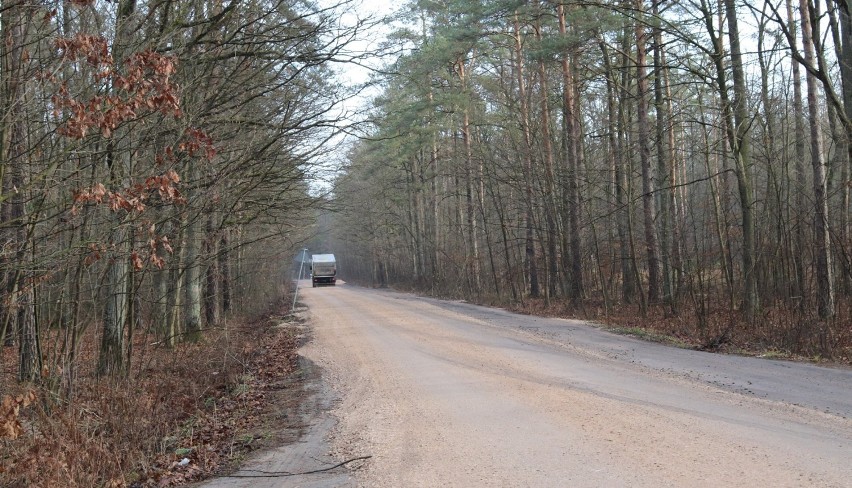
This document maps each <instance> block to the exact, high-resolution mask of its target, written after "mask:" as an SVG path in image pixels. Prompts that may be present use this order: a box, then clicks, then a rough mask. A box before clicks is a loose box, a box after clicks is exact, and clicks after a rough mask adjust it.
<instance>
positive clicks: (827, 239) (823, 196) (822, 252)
mask: <svg viewBox="0 0 852 488" xmlns="http://www.w3.org/2000/svg"><path fill="white" fill-rule="evenodd" d="M809 3H810V2H808V0H799V11H800V13H801V16H802V47H803V48H804V50H805V62H806V63H807V64H808V65H809V66H815V63H814V58H815V53H814V36H818V35H819V31H818V25H817V24H816V23H812V22H811V13H812V10H813V9H812V5H810V4H809ZM806 81H807V87H808V117H809V119H810V131H811V166H812V168H813V185H814V234H815V235H814V247H815V249H814V254H815V257H816V283H817V312H818V313H819V316H820V317H822V318H824V319H825V318H829V317H832V316H834V276H833V268H832V265H831V236H830V235H829V220H828V195H827V182H826V172H825V164H824V163H823V155H822V131H821V130H820V119H819V117H820V114H819V101H818V100H817V91H818V89H819V88H818V86H817V79H816V77H814V76H813V75H812V74H811V73H810V72H808V76H807V78H806Z"/></svg>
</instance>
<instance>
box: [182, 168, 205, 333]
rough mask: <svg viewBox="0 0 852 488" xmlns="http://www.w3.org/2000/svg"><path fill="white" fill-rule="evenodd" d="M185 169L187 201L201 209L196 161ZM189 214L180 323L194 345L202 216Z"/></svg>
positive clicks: (198, 308) (198, 307)
mask: <svg viewBox="0 0 852 488" xmlns="http://www.w3.org/2000/svg"><path fill="white" fill-rule="evenodd" d="M189 165H190V168H189V170H188V174H189V178H188V181H187V184H188V185H190V189H189V190H188V191H187V200H188V201H189V202H190V205H192V204H195V205H198V206H201V203H200V196H201V195H199V192H198V185H199V184H200V182H199V178H198V174H199V171H198V168H197V165H198V162H197V161H190V162H189ZM191 208H192V207H190V210H189V211H188V215H187V220H188V221H187V223H186V233H185V234H184V242H183V245H184V252H185V255H184V256H185V261H184V268H183V278H184V285H183V287H184V297H183V320H184V330H185V336H184V337H185V339H186V340H187V341H189V342H195V341H197V340H198V339H200V338H201V262H200V246H201V243H200V242H199V241H200V237H201V218H202V217H201V215H200V214H199V213H195V214H194V213H193V212H192V210H191Z"/></svg>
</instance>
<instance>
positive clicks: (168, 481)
mask: <svg viewBox="0 0 852 488" xmlns="http://www.w3.org/2000/svg"><path fill="white" fill-rule="evenodd" d="M273 325H275V324H273V323H271V322H270V321H269V320H257V321H255V322H252V323H242V324H231V325H229V326H228V327H227V328H222V329H216V330H210V331H208V332H207V333H206V335H205V339H204V341H203V342H201V343H197V344H183V345H180V346H178V347H176V348H174V349H168V348H165V347H152V346H151V344H152V343H153V342H155V341H154V339H153V338H152V337H150V336H146V335H145V334H142V333H139V332H137V333H136V334H135V336H134V348H135V351H137V357H135V358H134V360H135V361H136V363H135V364H134V365H133V366H132V367H131V373H130V374H129V375H128V377H127V378H122V379H98V378H96V377H95V376H94V374H93V371H92V367H91V366H92V365H93V364H94V361H95V356H94V351H95V350H96V344H97V343H98V342H97V339H98V337H97V336H96V334H95V333H94V331H92V332H89V333H87V334H86V335H85V336H84V344H85V345H86V348H85V350H84V352H83V354H82V355H81V357H80V361H81V365H84V366H85V367H84V368H81V371H80V376H79V378H78V381H77V383H76V385H77V387H76V389H75V393H74V397H73V399H72V401H71V402H57V401H56V400H55V397H54V396H53V395H52V394H51V393H49V392H48V391H47V390H46V389H34V390H30V391H34V392H35V396H36V398H37V400H36V401H35V402H34V403H32V404H30V405H28V406H26V407H21V408H19V411H18V412H17V413H16V414H15V417H16V418H15V419H14V420H13V421H10V422H13V423H14V422H17V423H18V424H19V425H20V426H21V430H22V432H21V435H19V436H17V438H14V439H13V438H11V437H9V436H6V437H4V438H0V486H8V487H38V486H45V487H48V486H68V487H95V486H106V487H121V486H128V485H129V486H172V485H176V484H180V483H183V482H186V481H190V480H195V479H200V478H203V477H206V476H209V475H210V474H211V473H213V472H215V471H216V470H218V469H222V468H223V467H225V466H227V464H228V460H229V459H231V458H233V457H234V456H235V455H239V454H240V453H242V452H245V451H246V450H248V449H250V448H251V446H250V444H251V442H249V441H250V440H251V439H252V438H253V436H254V435H256V433H255V431H256V429H257V428H258V425H261V424H262V423H263V421H264V417H265V415H267V413H268V412H269V410H270V400H271V393H270V392H271V391H272V390H276V389H280V384H281V382H282V379H283V378H286V377H287V376H288V375H290V374H291V373H292V372H293V371H294V369H295V367H296V355H295V349H296V340H295V338H294V334H292V333H291V332H290V331H289V330H288V328H286V327H273ZM92 329H93V328H92ZM4 349H5V351H3V355H4V357H3V363H2V364H3V365H11V364H14V361H13V359H12V357H13V356H14V351H13V350H12V349H13V348H4ZM5 369H6V371H4V373H5V374H3V376H2V377H0V388H2V391H3V392H4V394H5V395H10V396H9V398H14V395H17V394H21V393H23V392H24V391H28V388H27V387H24V386H21V385H18V384H16V383H15V382H14V381H13V380H14V375H13V374H11V371H8V369H10V368H9V367H8V366H6V368H5ZM0 412H2V411H1V410H0ZM8 417H9V415H7V416H6V419H7V421H9V419H8ZM2 419H3V417H0V422H3V420H2ZM13 437H14V436H13ZM184 458H185V459H187V460H188V462H187V461H184V462H183V463H181V461H182V460H184Z"/></svg>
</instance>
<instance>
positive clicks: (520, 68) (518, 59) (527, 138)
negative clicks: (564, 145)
mask: <svg viewBox="0 0 852 488" xmlns="http://www.w3.org/2000/svg"><path fill="white" fill-rule="evenodd" d="M513 26H514V37H515V75H516V77H517V82H518V103H519V105H520V109H521V114H520V115H521V128H522V130H523V133H524V148H523V151H522V152H523V158H524V193H525V195H524V196H525V199H526V201H525V202H524V203H525V205H526V218H525V227H526V241H525V256H526V257H525V260H526V269H527V273H528V276H529V292H530V296H532V297H534V298H535V297H538V296H539V295H540V294H541V290H540V289H539V283H538V268H537V267H536V262H535V261H536V259H535V241H534V240H533V158H532V134H531V133H530V115H529V101H528V99H527V89H526V80H525V79H524V54H523V43H522V42H521V24H520V20H519V19H518V13H517V12H515V16H514V24H513Z"/></svg>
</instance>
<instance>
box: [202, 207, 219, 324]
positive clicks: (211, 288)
mask: <svg viewBox="0 0 852 488" xmlns="http://www.w3.org/2000/svg"><path fill="white" fill-rule="evenodd" d="M204 230H205V234H206V236H205V239H204V247H205V249H204V254H205V256H206V258H207V263H208V264H207V273H206V274H205V292H204V320H205V321H206V322H207V325H208V326H216V325H218V324H219V259H218V244H219V236H218V233H217V231H216V225H215V214H214V213H213V212H212V211H211V212H210V213H208V214H207V222H206V224H205V229H204Z"/></svg>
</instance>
